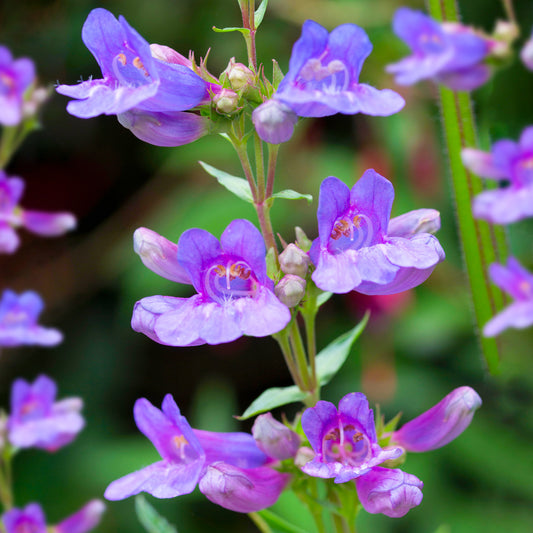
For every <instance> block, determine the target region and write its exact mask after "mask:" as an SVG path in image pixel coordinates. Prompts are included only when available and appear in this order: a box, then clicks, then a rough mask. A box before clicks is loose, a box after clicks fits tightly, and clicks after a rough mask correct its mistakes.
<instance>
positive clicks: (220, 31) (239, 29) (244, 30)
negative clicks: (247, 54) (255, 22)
mask: <svg viewBox="0 0 533 533" xmlns="http://www.w3.org/2000/svg"><path fill="white" fill-rule="evenodd" d="M259 7H261V6H259ZM212 30H213V31H216V32H217V33H229V32H232V31H240V32H241V33H242V34H243V35H248V34H249V33H250V30H249V29H248V28H235V27H231V28H217V27H216V26H213V28H212Z"/></svg>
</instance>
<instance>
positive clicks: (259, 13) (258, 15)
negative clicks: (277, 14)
mask: <svg viewBox="0 0 533 533" xmlns="http://www.w3.org/2000/svg"><path fill="white" fill-rule="evenodd" d="M267 5H268V0H263V1H262V2H261V4H260V5H259V7H258V8H257V9H256V11H255V14H254V21H255V29H257V28H259V25H260V24H261V22H263V17H264V16H265V11H266V8H267Z"/></svg>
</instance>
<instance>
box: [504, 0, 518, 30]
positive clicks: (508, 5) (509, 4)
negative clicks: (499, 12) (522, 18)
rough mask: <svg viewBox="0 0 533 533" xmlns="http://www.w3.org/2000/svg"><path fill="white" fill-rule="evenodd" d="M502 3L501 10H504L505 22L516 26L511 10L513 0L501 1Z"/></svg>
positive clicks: (512, 10) (512, 9)
mask: <svg viewBox="0 0 533 533" xmlns="http://www.w3.org/2000/svg"><path fill="white" fill-rule="evenodd" d="M502 2H503V9H504V10H505V14H506V15H507V20H508V21H509V22H512V23H513V24H516V16H515V12H514V8H513V0H502Z"/></svg>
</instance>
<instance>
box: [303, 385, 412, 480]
mask: <svg viewBox="0 0 533 533" xmlns="http://www.w3.org/2000/svg"><path fill="white" fill-rule="evenodd" d="M302 429H303V431H304V433H305V435H306V437H307V438H308V439H309V443H310V444H311V447H312V448H313V451H314V452H315V457H314V458H313V460H312V461H310V462H308V463H306V464H305V465H304V466H303V467H302V470H303V471H304V472H305V473H306V474H309V475H310V476H315V477H321V478H335V479H334V481H335V483H345V482H346V481H350V480H351V479H355V478H356V477H359V476H361V475H363V474H366V473H367V472H369V471H370V470H371V469H372V468H374V467H375V466H378V465H380V464H381V463H384V462H385V461H388V460H389V459H396V458H398V457H399V456H400V455H402V453H403V450H402V449H401V448H398V447H396V448H390V449H385V450H384V449H382V448H381V447H380V446H379V444H378V440H377V436H376V427H375V425H374V414H373V412H372V409H370V408H369V407H368V401H367V399H366V397H365V395H364V394H362V393H360V392H353V393H350V394H347V395H346V396H344V398H342V400H341V401H340V402H339V408H338V410H337V408H336V407H335V406H334V405H333V404H332V403H331V402H326V401H319V402H318V403H317V404H316V406H315V407H311V408H310V409H306V410H305V411H304V414H303V415H302Z"/></svg>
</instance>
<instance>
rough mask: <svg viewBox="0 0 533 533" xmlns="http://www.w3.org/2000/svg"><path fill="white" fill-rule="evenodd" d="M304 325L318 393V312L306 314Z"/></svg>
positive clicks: (312, 380) (310, 364) (313, 377)
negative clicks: (316, 327)
mask: <svg viewBox="0 0 533 533" xmlns="http://www.w3.org/2000/svg"><path fill="white" fill-rule="evenodd" d="M303 317H304V323H305V336H306V339H305V340H306V343H307V357H308V358H309V366H310V368H311V384H312V387H313V390H314V391H316V393H318V392H319V391H318V383H317V377H316V331H315V324H316V312H315V313H312V314H305V315H303Z"/></svg>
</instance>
